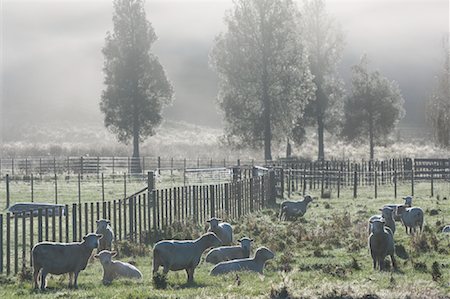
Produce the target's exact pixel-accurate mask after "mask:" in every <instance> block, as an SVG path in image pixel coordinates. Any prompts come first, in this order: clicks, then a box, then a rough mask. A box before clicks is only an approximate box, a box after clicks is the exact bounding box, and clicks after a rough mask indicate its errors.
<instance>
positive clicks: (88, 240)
mask: <svg viewBox="0 0 450 299" xmlns="http://www.w3.org/2000/svg"><path fill="white" fill-rule="evenodd" d="M101 237H102V236H101V235H97V234H92V233H91V234H87V235H86V236H84V237H83V241H82V242H74V243H56V242H40V243H37V244H36V245H34V247H33V249H32V255H33V268H34V273H33V282H34V288H35V289H37V288H38V278H39V273H40V272H41V275H40V280H41V290H44V289H45V287H46V280H45V278H46V277H47V274H49V273H50V274H57V275H60V274H64V273H69V287H72V277H73V276H74V275H75V280H74V284H73V286H74V288H78V283H77V281H78V274H79V273H80V271H81V270H84V269H86V265H87V263H88V260H89V258H90V256H91V254H92V251H93V250H94V249H95V248H97V246H98V240H99V239H100V238H101ZM41 270H42V271H41Z"/></svg>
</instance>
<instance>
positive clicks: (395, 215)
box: [384, 195, 413, 221]
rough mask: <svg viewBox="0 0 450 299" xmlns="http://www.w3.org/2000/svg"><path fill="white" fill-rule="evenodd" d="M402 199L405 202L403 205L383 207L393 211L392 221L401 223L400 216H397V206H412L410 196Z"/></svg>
mask: <svg viewBox="0 0 450 299" xmlns="http://www.w3.org/2000/svg"><path fill="white" fill-rule="evenodd" d="M403 199H404V200H405V203H404V204H388V205H384V207H389V208H391V209H392V210H394V220H395V221H401V217H400V215H398V214H397V208H398V207H399V206H403V205H405V206H408V207H411V206H412V200H413V198H412V196H409V195H408V196H405V197H403Z"/></svg>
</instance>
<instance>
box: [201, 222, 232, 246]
mask: <svg viewBox="0 0 450 299" xmlns="http://www.w3.org/2000/svg"><path fill="white" fill-rule="evenodd" d="M220 221H222V219H219V218H216V217H213V218H211V219H209V220H208V221H206V222H208V223H209V229H208V232H213V233H215V234H216V236H217V237H218V238H219V239H220V240H221V241H222V244H221V245H225V246H228V245H231V244H232V243H233V228H232V227H231V225H230V224H229V223H227V222H222V223H219V222H220Z"/></svg>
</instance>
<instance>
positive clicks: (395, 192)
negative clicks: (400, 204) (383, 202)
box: [394, 169, 397, 198]
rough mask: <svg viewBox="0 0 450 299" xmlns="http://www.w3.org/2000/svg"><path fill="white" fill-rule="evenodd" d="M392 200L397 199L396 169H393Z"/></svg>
mask: <svg viewBox="0 0 450 299" xmlns="http://www.w3.org/2000/svg"><path fill="white" fill-rule="evenodd" d="M394 198H397V169H394Z"/></svg>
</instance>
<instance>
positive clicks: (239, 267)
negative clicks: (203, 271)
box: [210, 247, 275, 275]
mask: <svg viewBox="0 0 450 299" xmlns="http://www.w3.org/2000/svg"><path fill="white" fill-rule="evenodd" d="M274 256H275V255H274V253H273V252H272V251H270V250H269V249H268V248H266V247H260V248H258V250H256V253H255V256H254V257H253V258H245V259H238V260H232V261H227V262H221V263H219V264H217V265H216V266H215V267H214V268H213V269H212V270H211V273H210V274H211V275H220V274H226V273H229V272H236V271H251V272H257V273H260V274H263V270H264V265H265V263H266V261H268V260H270V259H273V258H274Z"/></svg>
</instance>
